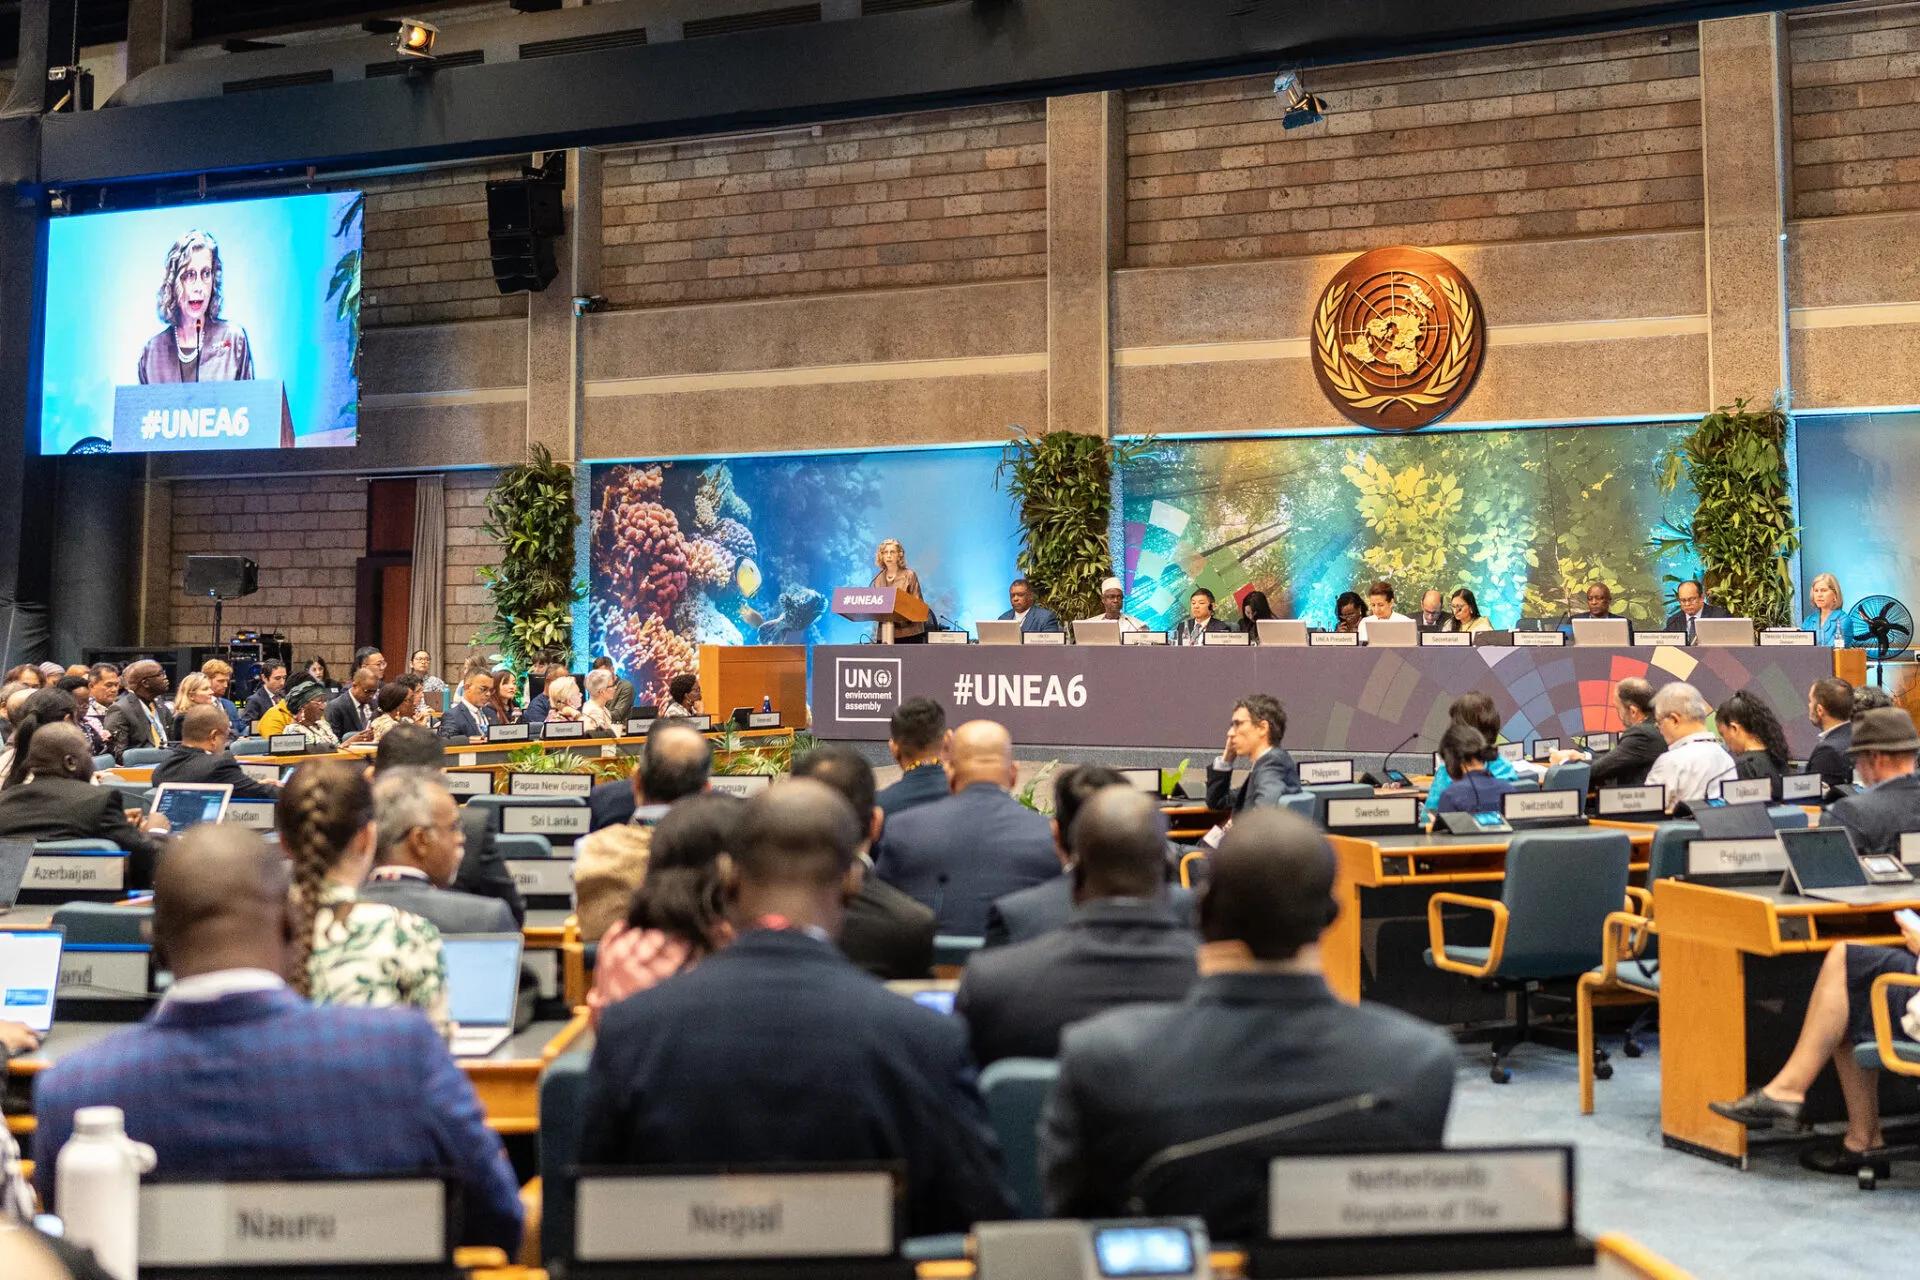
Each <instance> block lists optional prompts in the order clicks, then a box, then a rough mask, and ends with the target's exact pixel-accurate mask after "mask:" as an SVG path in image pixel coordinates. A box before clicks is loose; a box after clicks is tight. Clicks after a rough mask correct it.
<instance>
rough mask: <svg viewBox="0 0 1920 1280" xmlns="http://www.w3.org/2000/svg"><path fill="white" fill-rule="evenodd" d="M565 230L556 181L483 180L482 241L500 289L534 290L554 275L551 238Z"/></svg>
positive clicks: (527, 291)
mask: <svg viewBox="0 0 1920 1280" xmlns="http://www.w3.org/2000/svg"><path fill="white" fill-rule="evenodd" d="M565 230H566V217H565V215H564V214H563V213H562V212H561V209H560V185H559V184H558V183H556V182H554V181H552V180H551V179H547V178H502V179H500V180H498V181H495V182H489V183H488V184H487V241H488V244H489V247H490V249H491V250H492V254H493V282H494V283H495V284H496V285H498V286H500V292H502V293H522V292H525V293H539V292H540V291H541V290H542V289H545V288H546V287H547V286H548V285H550V284H552V283H553V278H554V276H556V275H558V274H559V268H558V267H557V266H555V264H554V259H553V242H554V239H555V238H556V237H558V236H559V235H561V234H562V233H563V232H564V231H565Z"/></svg>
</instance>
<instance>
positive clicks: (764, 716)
mask: <svg viewBox="0 0 1920 1280" xmlns="http://www.w3.org/2000/svg"><path fill="white" fill-rule="evenodd" d="M779 727H780V713H779V712H778V711H753V712H749V713H748V714H747V728H749V729H778V728H779Z"/></svg>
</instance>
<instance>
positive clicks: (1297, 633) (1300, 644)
mask: <svg viewBox="0 0 1920 1280" xmlns="http://www.w3.org/2000/svg"><path fill="white" fill-rule="evenodd" d="M1253 633H1254V635H1255V636H1256V637H1258V639H1259V641H1260V643H1261V644H1277V645H1286V646H1289V647H1291V648H1295V649H1304V648H1306V647H1307V624H1306V621H1305V619H1302V618H1261V619H1260V620H1259V621H1257V622H1255V623H1254V624H1253Z"/></svg>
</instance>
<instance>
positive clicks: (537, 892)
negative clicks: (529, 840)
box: [505, 854, 573, 898]
mask: <svg viewBox="0 0 1920 1280" xmlns="http://www.w3.org/2000/svg"><path fill="white" fill-rule="evenodd" d="M505 862H506V864H507V874H508V875H510V876H512V877H513V887H514V888H516V889H518V890H519V891H520V893H521V896H523V897H528V898H571V897H572V896H573V859H572V858H570V857H568V856H566V855H565V854H556V855H555V856H553V857H551V858H507V859H505Z"/></svg>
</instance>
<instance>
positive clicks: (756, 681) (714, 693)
mask: <svg viewBox="0 0 1920 1280" xmlns="http://www.w3.org/2000/svg"><path fill="white" fill-rule="evenodd" d="M700 695H701V702H702V704H703V705H704V706H705V708H706V710H707V711H708V713H709V714H711V715H712V716H713V723H714V724H715V725H719V724H721V723H722V722H723V721H725V720H726V718H727V715H728V713H729V712H731V711H732V710H733V709H734V708H735V707H748V708H751V709H752V710H754V711H758V710H759V709H760V699H761V698H763V697H765V698H772V699H773V709H774V710H775V711H778V712H779V713H780V727H781V728H783V729H804V728H806V727H807V647H806V646H805V645H803V644H703V645H701V646H700Z"/></svg>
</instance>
